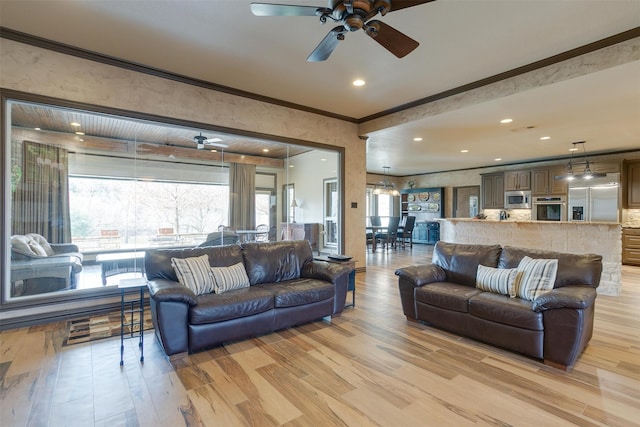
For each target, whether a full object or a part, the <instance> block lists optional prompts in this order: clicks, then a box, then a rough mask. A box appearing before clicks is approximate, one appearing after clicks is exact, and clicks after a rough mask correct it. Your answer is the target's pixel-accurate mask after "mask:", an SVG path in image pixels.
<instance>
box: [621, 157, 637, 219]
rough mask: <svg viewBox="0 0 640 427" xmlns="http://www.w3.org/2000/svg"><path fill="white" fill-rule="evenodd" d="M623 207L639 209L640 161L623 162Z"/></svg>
mask: <svg viewBox="0 0 640 427" xmlns="http://www.w3.org/2000/svg"><path fill="white" fill-rule="evenodd" d="M624 182H625V184H626V187H627V191H626V192H625V195H626V197H625V204H624V205H625V207H627V208H630V209H640V160H628V161H625V162H624Z"/></svg>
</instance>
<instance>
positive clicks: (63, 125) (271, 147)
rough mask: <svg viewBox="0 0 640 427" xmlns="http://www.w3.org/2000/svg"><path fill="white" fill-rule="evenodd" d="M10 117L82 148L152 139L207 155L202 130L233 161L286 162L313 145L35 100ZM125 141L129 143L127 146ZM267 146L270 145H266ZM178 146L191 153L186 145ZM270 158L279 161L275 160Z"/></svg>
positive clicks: (23, 127)
mask: <svg viewBox="0 0 640 427" xmlns="http://www.w3.org/2000/svg"><path fill="white" fill-rule="evenodd" d="M11 122H12V128H13V129H14V132H17V131H18V130H20V129H21V130H23V131H24V132H26V131H31V132H29V133H28V135H29V139H30V140H38V139H40V140H42V141H43V142H45V141H44V140H43V139H42V137H38V136H37V135H36V134H35V133H33V132H36V131H35V129H36V128H40V129H41V132H46V133H47V138H48V140H49V141H52V140H55V141H57V142H56V143H57V144H64V145H66V146H67V147H71V146H73V147H76V148H77V149H79V150H81V151H82V149H83V148H89V149H97V150H101V149H104V150H109V151H114V147H118V149H116V150H115V151H118V152H127V151H129V152H131V153H133V148H132V146H133V144H136V143H138V144H141V143H147V144H151V145H152V146H154V147H156V148H155V151H156V152H161V151H162V152H168V151H171V150H170V149H165V150H161V149H159V148H158V147H160V146H165V147H168V148H172V147H173V148H181V149H184V150H192V151H194V153H193V154H189V155H186V157H187V158H198V159H203V158H204V159H207V158H209V157H210V156H209V155H208V154H202V153H203V152H205V151H209V150H210V149H211V148H216V147H208V146H207V147H205V149H204V150H196V147H195V143H194V141H193V137H194V136H196V135H199V134H200V133H202V134H203V135H204V136H206V137H207V138H214V137H217V138H220V139H221V140H222V142H221V143H222V144H226V145H228V147H227V148H224V152H225V159H226V160H228V161H231V158H232V157H237V159H238V160H239V162H240V160H242V158H241V157H240V156H242V155H244V156H248V157H249V159H252V161H253V162H254V163H255V164H264V165H266V164H282V160H284V159H286V158H287V157H289V156H295V155H298V154H301V153H304V152H307V151H310V149H309V148H307V147H303V146H298V145H291V144H284V143H279V142H274V141H265V140H260V139H256V138H247V137H240V136H237V135H231V134H225V133H221V132H214V131H208V130H195V129H190V128H185V127H179V126H171V125H163V124H157V123H151V122H145V121H137V120H130V119H122V118H118V117H114V116H108V115H104V114H94V113H83V112H80V111H76V110H71V109H65V108H57V107H50V106H44V105H35V104H24V103H15V104H13V105H12V108H11ZM72 122H76V123H80V126H79V127H74V126H72V125H71V123H72ZM77 131H80V132H83V133H84V135H80V136H78V135H76V134H75V132H77ZM65 137H66V138H67V140H65ZM80 139H83V140H84V141H80ZM105 140H111V141H112V142H113V143H112V144H109V143H106V142H105ZM115 142H119V143H120V144H116V143H115ZM122 144H127V145H129V146H130V147H129V148H128V149H123V148H122ZM265 149H266V150H268V151H264V150H265ZM176 152H177V153H186V152H185V151H181V150H178V151H176ZM214 154H215V153H214ZM232 155H235V156H232ZM214 157H215V156H214ZM271 160H278V161H276V162H271ZM246 162H248V161H246V160H243V161H241V163H246Z"/></svg>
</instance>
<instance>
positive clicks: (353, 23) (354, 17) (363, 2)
mask: <svg viewBox="0 0 640 427" xmlns="http://www.w3.org/2000/svg"><path fill="white" fill-rule="evenodd" d="M372 3H373V1H371V0H352V1H343V0H333V1H330V3H329V6H332V9H333V17H334V18H335V19H336V20H337V21H341V22H342V25H343V26H344V27H345V28H346V29H347V30H348V31H358V30H360V29H362V27H363V26H364V23H365V21H366V20H367V15H368V14H369V12H370V11H371V7H372ZM349 6H350V7H351V10H352V11H350V8H349Z"/></svg>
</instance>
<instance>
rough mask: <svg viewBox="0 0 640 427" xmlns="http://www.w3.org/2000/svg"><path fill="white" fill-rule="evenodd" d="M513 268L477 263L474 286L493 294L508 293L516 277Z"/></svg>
mask: <svg viewBox="0 0 640 427" xmlns="http://www.w3.org/2000/svg"><path fill="white" fill-rule="evenodd" d="M516 271H517V269H515V268H493V267H486V266H484V265H478V273H477V274H476V288H478V289H480V290H481V291H487V292H493V293H494V294H501V295H510V294H511V288H512V287H513V284H514V282H515V279H516Z"/></svg>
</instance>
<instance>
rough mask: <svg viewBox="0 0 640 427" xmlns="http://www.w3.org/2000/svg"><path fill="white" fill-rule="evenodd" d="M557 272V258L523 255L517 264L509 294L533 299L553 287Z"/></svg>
mask: <svg viewBox="0 0 640 427" xmlns="http://www.w3.org/2000/svg"><path fill="white" fill-rule="evenodd" d="M557 274H558V260H557V259H532V258H529V257H528V256H525V257H524V258H522V259H521V260H520V264H518V273H517V274H516V281H515V285H514V289H513V291H514V292H513V293H512V294H511V296H514V297H518V298H522V299H527V300H529V301H533V300H535V299H536V298H538V297H539V296H540V295H542V294H544V293H546V292H549V291H550V290H552V289H553V285H554V284H555V282H556V275H557Z"/></svg>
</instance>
